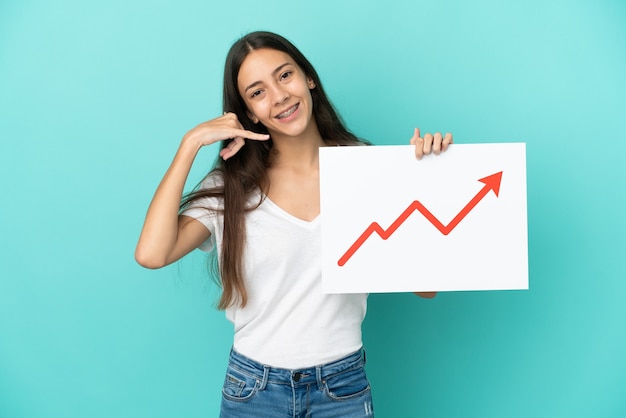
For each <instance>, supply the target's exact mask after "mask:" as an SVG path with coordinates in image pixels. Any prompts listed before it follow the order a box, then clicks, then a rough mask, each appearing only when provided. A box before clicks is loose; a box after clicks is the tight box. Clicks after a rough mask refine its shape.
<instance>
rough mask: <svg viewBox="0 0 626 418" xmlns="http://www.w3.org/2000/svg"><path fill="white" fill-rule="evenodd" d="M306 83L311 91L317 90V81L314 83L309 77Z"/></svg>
mask: <svg viewBox="0 0 626 418" xmlns="http://www.w3.org/2000/svg"><path fill="white" fill-rule="evenodd" d="M306 82H307V84H308V86H309V90H313V89H314V88H315V81H313V79H312V78H311V77H307V78H306Z"/></svg>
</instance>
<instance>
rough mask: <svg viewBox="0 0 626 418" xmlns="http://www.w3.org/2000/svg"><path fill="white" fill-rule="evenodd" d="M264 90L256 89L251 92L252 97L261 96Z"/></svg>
mask: <svg viewBox="0 0 626 418" xmlns="http://www.w3.org/2000/svg"><path fill="white" fill-rule="evenodd" d="M262 92H263V90H254V91H253V92H252V93H250V98H251V99H254V98H255V97H257V96H259V95H260V94H261V93H262Z"/></svg>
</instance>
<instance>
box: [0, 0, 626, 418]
mask: <svg viewBox="0 0 626 418" xmlns="http://www.w3.org/2000/svg"><path fill="white" fill-rule="evenodd" d="M625 23H626V3H625V2H623V1H620V0H595V1H593V0H589V1H580V0H573V1H572V0H569V1H564V0H563V1H560V0H557V1H540V0H525V1H511V2H502V1H495V0H478V1H460V0H456V1H455V0H438V1H408V0H407V1H384V2H383V1H380V2H373V1H369V2H368V1H360V2H357V1H341V0H334V1H326V0H324V1H317V2H300V1H292V2H274V3H267V2H260V1H249V0H238V1H236V2H235V1H233V2H221V3H217V2H208V1H182V2H181V1H174V0H171V1H154V0H153V1H147V0H137V1H121V0H111V1H108V2H87V1H82V0H81V1H79V0H49V1H43V0H41V1H36V0H20V1H18V0H12V1H11V0H4V1H3V2H1V3H0V186H1V188H0V190H1V193H2V205H1V211H2V213H1V217H0V257H1V263H0V416H1V417H3V418H39V417H41V418H44V417H45V418H49V417H68V418H70V417H71V418H74V417H76V418H84V417H90V418H100V417H111V418H113V417H114V418H138V417H139V418H141V417H150V418H160V417H190V418H192V417H211V416H216V415H217V411H218V404H219V400H220V387H221V383H222V379H223V373H224V370H225V364H226V359H227V354H228V350H229V348H230V344H231V339H232V330H231V326H230V324H229V323H228V322H227V321H226V320H225V319H224V317H223V313H222V312H218V311H215V310H214V309H213V304H214V302H215V300H216V297H217V295H218V293H217V290H216V289H215V286H214V285H212V284H211V283H210V282H209V280H208V279H207V277H206V273H205V258H204V256H203V255H202V254H200V253H199V252H194V253H193V254H191V255H190V256H188V257H187V258H186V259H184V260H183V261H181V262H180V263H177V264H175V265H173V266H170V267H167V268H165V269H162V270H159V271H149V270H145V269H142V268H141V267H139V266H138V265H136V263H135V262H134V260H133V251H134V246H135V243H136V240H137V237H138V234H139V230H140V227H141V224H142V221H143V217H144V214H145V211H146V209H147V205H148V203H149V201H150V198H151V196H152V193H153V192H154V190H155V188H156V186H157V184H158V182H159V180H160V178H161V176H162V174H163V173H164V171H165V169H166V168H167V166H168V164H169V162H170V160H171V158H172V157H173V155H174V152H175V150H176V148H177V146H178V143H179V140H180V138H182V136H183V135H184V133H185V132H186V131H187V130H188V129H190V128H191V127H193V126H195V125H196V124H198V123H200V122H202V121H204V120H207V119H210V118H213V117H215V116H217V115H219V114H220V111H221V109H220V107H221V105H220V103H221V75H222V66H223V61H224V57H225V54H226V51H227V49H228V48H229V46H230V44H231V43H232V42H233V41H234V40H235V39H236V38H237V37H239V36H240V35H242V34H243V33H245V32H248V31H250V30H256V29H268V30H272V31H276V32H278V33H281V34H283V35H285V36H286V37H288V38H290V39H291V40H292V41H293V42H294V43H295V44H296V45H297V46H298V47H300V48H301V50H302V51H303V52H304V53H305V54H306V55H307V56H308V57H309V59H310V60H311V61H312V62H313V64H314V65H315V66H316V68H317V69H318V71H319V73H320V75H321V77H322V80H323V81H324V83H325V86H326V88H327V90H328V92H329V94H330V96H331V98H332V99H333V101H334V102H335V104H336V105H337V107H338V108H339V109H340V111H341V113H342V115H343V116H344V118H345V120H346V122H347V124H348V125H349V127H350V128H351V129H352V130H354V131H355V132H356V133H357V134H358V135H359V136H362V137H366V138H368V139H370V140H371V141H373V142H374V143H378V144H404V143H406V141H407V140H408V138H409V137H410V136H411V134H412V129H413V127H414V126H419V127H421V128H422V130H423V131H436V130H437V131H451V132H453V133H454V135H455V139H456V141H457V142H459V143H472V142H519V141H523V142H526V143H527V168H528V220H529V257H530V287H531V289H530V290H529V291H512V292H458V293H446V294H440V295H439V296H438V297H437V298H436V299H434V300H428V301H427V300H421V299H418V298H416V297H414V296H412V295H409V294H394V295H372V296H371V297H370V308H369V312H368V316H367V319H366V322H365V325H364V332H365V337H364V338H365V342H366V345H367V348H368V373H369V375H370V377H371V380H372V384H373V387H374V395H375V408H376V412H377V415H378V416H380V417H414V416H423V417H433V418H438V417H446V418H447V417H477V418H478V417H481V418H483V417H507V418H510V417H520V418H522V417H524V418H526V417H546V418H547V417H575V418H577V417H624V416H626V397H625V396H624V393H626V355H625V353H626V303H624V296H626V295H625V294H626V274H625V273H626V269H625V267H624V258H625V255H626V238H625V235H626V221H625V220H624V215H625V214H626V198H625V193H624V189H625V187H624V186H625V185H626V170H625V168H624V155H625V154H626V135H625V134H624V127H623V124H624V120H626V118H625V114H626V112H625V110H626V24H625ZM214 156H215V149H207V150H205V151H202V153H201V154H200V156H199V158H198V160H197V164H196V166H195V168H194V171H193V172H192V175H191V178H190V186H191V185H193V184H195V183H196V182H197V181H198V180H199V179H200V177H201V176H202V174H203V173H204V172H206V171H207V169H208V168H209V167H210V166H211V164H212V162H213V158H214ZM374 193H375V192H374ZM450 262H454V260H450ZM418 268H419V265H416V269H418Z"/></svg>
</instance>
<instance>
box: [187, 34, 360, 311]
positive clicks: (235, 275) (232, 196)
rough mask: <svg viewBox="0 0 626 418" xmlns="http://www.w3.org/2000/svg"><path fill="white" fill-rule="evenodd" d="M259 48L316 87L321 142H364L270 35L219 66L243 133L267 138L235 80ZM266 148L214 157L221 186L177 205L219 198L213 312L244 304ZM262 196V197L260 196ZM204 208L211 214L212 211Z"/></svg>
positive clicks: (227, 105)
mask: <svg viewBox="0 0 626 418" xmlns="http://www.w3.org/2000/svg"><path fill="white" fill-rule="evenodd" d="M262 48H268V49H274V50H278V51H282V52H284V53H286V54H288V55H289V56H291V57H292V58H293V60H294V61H295V62H296V64H297V65H298V66H299V67H300V68H301V69H302V70H303V72H304V73H305V74H306V75H307V76H308V77H309V78H310V79H311V80H313V82H314V83H315V88H314V89H312V90H311V96H312V99H313V117H314V118H315V122H316V123H317V127H318V130H319V132H320V135H321V137H322V138H323V139H324V141H329V142H330V141H332V143H333V144H338V145H355V144H360V143H364V142H366V141H363V140H360V139H359V138H357V137H356V136H355V135H354V134H352V133H351V132H350V131H348V130H347V129H346V127H345V126H344V124H343V122H342V121H341V119H340V117H339V115H338V114H337V112H336V111H335V109H334V107H333V105H332V104H331V102H330V100H329V99H328V97H327V96H326V93H325V91H324V88H323V86H322V82H321V81H320V78H319V76H318V75H317V71H315V68H313V66H312V65H311V63H310V62H309V60H307V59H306V57H305V56H304V55H303V54H302V53H301V52H300V51H299V50H298V49H297V48H296V47H295V46H294V45H293V44H292V43H291V42H289V41H288V40H287V39H285V38H283V37H282V36H280V35H277V34H275V33H271V32H252V33H249V34H247V35H245V36H243V37H242V38H240V39H239V40H238V41H236V42H235V43H234V44H233V46H232V47H231V48H230V51H229V52H228V55H227V56H226V64H225V66H224V96H223V110H224V112H233V113H235V114H236V115H237V118H238V119H239V122H240V123H241V124H242V125H243V128H244V129H247V130H250V131H253V132H259V133H268V131H267V129H266V128H265V126H263V124H261V123H257V124H254V123H253V122H252V120H251V119H250V118H249V117H248V115H247V107H246V104H245V102H244V100H243V98H242V97H241V95H240V94H239V90H238V88H237V77H238V75H239V69H240V67H241V64H242V63H243V61H244V59H245V58H246V57H247V56H248V54H249V53H250V52H251V51H254V50H256V49H262ZM229 142H230V141H228V140H227V141H223V142H222V149H223V148H224V147H226V146H228V143H229ZM271 149H272V140H271V138H270V139H269V140H268V141H246V145H245V146H244V147H242V148H241V149H240V150H239V151H238V152H237V154H235V155H234V156H232V157H231V158H229V159H228V160H223V159H221V158H219V157H218V158H217V160H216V163H215V166H214V168H213V170H212V171H211V173H209V174H212V173H216V174H218V175H219V176H220V177H221V178H222V179H223V186H219V187H215V188H211V189H200V188H199V187H196V189H194V191H192V192H191V193H190V194H188V195H186V196H185V197H184V198H183V200H182V202H181V209H184V208H185V207H187V206H188V205H189V204H190V203H191V202H192V201H194V200H196V199H200V198H203V197H218V198H220V199H223V202H224V209H223V215H224V232H223V242H222V250H221V254H219V263H218V268H219V277H220V280H219V282H220V284H221V286H222V296H221V298H220V301H219V303H218V309H226V308H228V307H230V306H232V305H233V304H235V303H239V305H240V306H241V307H244V306H245V305H246V303H247V301H248V295H247V292H246V288H245V285H244V277H243V253H244V248H245V237H246V230H245V213H246V212H247V211H250V210H252V209H254V208H256V207H258V205H260V204H261V200H259V201H258V202H256V204H253V205H252V206H250V204H248V201H249V198H250V196H251V195H252V194H253V193H255V192H257V191H258V190H267V187H269V182H268V178H267V173H266V172H267V168H268V167H269V156H270V150H271ZM261 196H263V195H262V194H261ZM261 199H262V197H261ZM209 209H210V210H215V208H209ZM214 260H215V259H214ZM214 266H215V263H214Z"/></svg>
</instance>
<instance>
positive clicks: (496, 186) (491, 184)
mask: <svg viewBox="0 0 626 418" xmlns="http://www.w3.org/2000/svg"><path fill="white" fill-rule="evenodd" d="M478 181H480V182H483V183H485V187H484V188H485V189H487V191H489V190H493V192H494V193H495V194H496V196H498V193H499V192H500V182H501V181H502V171H500V172H499V173H495V174H492V175H490V176H487V177H483V178H482V179H480V180H478Z"/></svg>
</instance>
